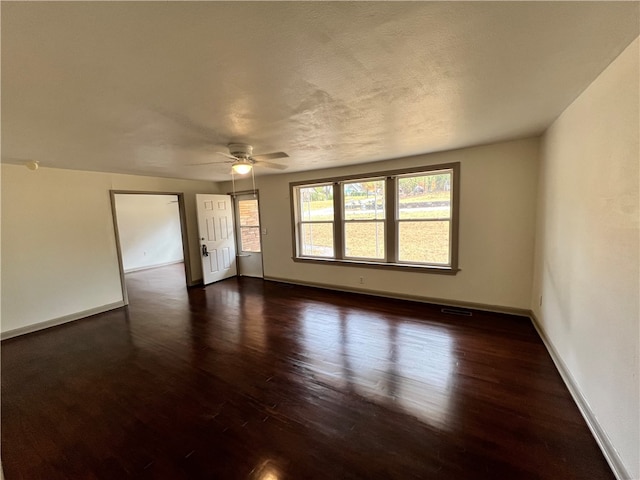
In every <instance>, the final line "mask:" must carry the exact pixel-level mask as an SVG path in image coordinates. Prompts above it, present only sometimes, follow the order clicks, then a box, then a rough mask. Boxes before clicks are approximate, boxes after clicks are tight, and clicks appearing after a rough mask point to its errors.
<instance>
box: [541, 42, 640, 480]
mask: <svg viewBox="0 0 640 480" xmlns="http://www.w3.org/2000/svg"><path fill="white" fill-rule="evenodd" d="M638 58H639V50H638V40H635V41H634V42H633V43H632V44H631V45H630V46H629V47H628V48H627V49H626V50H625V51H624V52H623V53H622V54H621V55H620V56H619V57H618V58H617V59H616V60H615V61H614V62H613V63H612V64H611V65H610V66H609V67H608V68H607V69H606V70H605V71H604V72H603V73H602V74H601V75H600V76H599V77H598V78H597V79H596V80H595V81H594V82H593V83H592V84H591V85H590V86H589V87H588V88H587V89H586V90H585V91H584V92H583V93H582V95H581V96H580V97H579V98H578V99H577V100H575V101H574V102H573V104H572V105H570V106H569V107H568V108H567V109H566V110H565V112H564V113H563V114H562V115H561V116H560V117H559V118H558V119H557V120H556V121H555V122H554V124H553V125H552V126H551V127H550V128H549V129H548V131H547V132H546V133H545V135H544V137H543V141H542V145H541V170H540V186H539V192H538V219H537V239H536V253H535V276H534V284H533V290H532V300H531V305H532V309H533V311H534V313H535V315H536V316H537V319H538V322H539V324H540V327H541V329H542V330H543V332H544V334H545V336H546V337H547V338H548V340H549V342H550V343H551V344H552V346H553V349H555V351H556V352H557V354H558V355H559V357H560V358H561V361H562V362H563V363H564V365H565V366H566V368H567V370H568V372H569V374H570V376H571V377H572V381H573V383H574V384H575V386H576V387H577V389H578V391H579V394H580V395H581V396H582V397H583V398H584V400H585V402H586V405H587V408H588V409H589V410H590V413H591V414H592V415H593V417H594V418H595V420H596V421H597V423H598V424H599V426H600V428H601V429H602V430H603V431H604V435H605V436H607V437H608V439H609V441H610V442H611V445H612V446H613V448H614V449H615V450H617V453H618V454H619V457H620V459H621V460H622V462H623V464H624V467H625V469H626V471H627V475H628V477H629V478H634V479H637V478H640V465H639V464H640V457H639V455H640V453H639V452H640V442H639V436H640V430H639V429H640V427H639V424H640V418H639V416H638V412H639V411H640V399H639V392H640V383H639V381H638V372H639V370H640V366H639V363H638V343H639V337H640V331H639V318H640V311H639V306H638V295H639V288H640V284H639V280H638V277H639V272H638V263H639V258H638V249H639V230H638V224H639V209H638V201H639V197H638V183H639V179H638V175H639V171H638V163H639V158H640V150H639V147H638V133H639V131H640V125H639V121H638V108H639V105H640V103H639V100H640V99H639V96H638V86H639V76H638ZM541 296H542V306H540V297H541Z"/></svg>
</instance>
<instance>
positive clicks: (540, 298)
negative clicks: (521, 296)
mask: <svg viewBox="0 0 640 480" xmlns="http://www.w3.org/2000/svg"><path fill="white" fill-rule="evenodd" d="M540 306H542V295H540Z"/></svg>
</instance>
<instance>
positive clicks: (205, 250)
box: [202, 244, 209, 257]
mask: <svg viewBox="0 0 640 480" xmlns="http://www.w3.org/2000/svg"><path fill="white" fill-rule="evenodd" d="M202 256H203V257H208V256H209V251H208V250H207V246H206V245H204V244H203V245H202Z"/></svg>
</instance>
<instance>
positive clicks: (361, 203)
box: [342, 180, 384, 220]
mask: <svg viewBox="0 0 640 480" xmlns="http://www.w3.org/2000/svg"><path fill="white" fill-rule="evenodd" d="M342 188H343V197H344V219H345V220H378V219H383V218H384V180H375V181H371V182H350V183H345V184H344V185H343V187H342Z"/></svg>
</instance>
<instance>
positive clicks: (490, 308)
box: [264, 277, 531, 317]
mask: <svg viewBox="0 0 640 480" xmlns="http://www.w3.org/2000/svg"><path fill="white" fill-rule="evenodd" d="M264 280H267V281H272V282H280V283H288V284H290V285H302V286H305V287H315V288H322V289H325V290H333V291H337V292H346V293H359V294H362V295H373V296H375V297H383V298H392V299H395V300H409V301H412V302H421V303H433V304H435V305H442V306H443V307H461V308H469V309H473V310H483V311H486V312H494V313H506V314H508V315H518V316H522V317H529V316H530V313H531V311H530V310H528V309H525V308H514V307H505V306H501V305H489V304H485V303H474V302H463V301H458V300H450V299H445V298H436V297H421V296H418V295H403V294H390V293H389V292H382V291H380V290H366V289H364V288H362V289H360V288H344V287H338V286H335V285H328V284H325V283H315V282H301V281H298V280H290V279H286V278H278V277H264Z"/></svg>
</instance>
